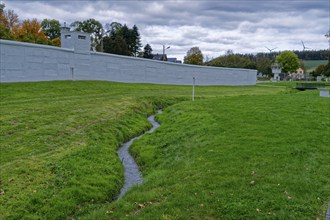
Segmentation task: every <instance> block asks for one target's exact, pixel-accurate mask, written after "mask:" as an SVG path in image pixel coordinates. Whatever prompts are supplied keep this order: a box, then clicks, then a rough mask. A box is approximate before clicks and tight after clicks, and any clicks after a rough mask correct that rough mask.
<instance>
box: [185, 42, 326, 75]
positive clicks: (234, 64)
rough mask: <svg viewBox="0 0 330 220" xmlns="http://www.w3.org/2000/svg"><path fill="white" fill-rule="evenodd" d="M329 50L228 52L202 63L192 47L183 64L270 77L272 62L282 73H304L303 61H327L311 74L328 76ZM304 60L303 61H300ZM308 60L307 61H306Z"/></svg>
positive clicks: (198, 52)
mask: <svg viewBox="0 0 330 220" xmlns="http://www.w3.org/2000/svg"><path fill="white" fill-rule="evenodd" d="M329 57H330V52H329V50H314V51H283V52H270V53H258V54H238V53H237V54H234V53H233V51H232V50H228V51H227V52H226V54H225V55H223V56H219V57H216V58H213V59H211V60H207V61H205V62H204V56H203V53H202V51H201V50H200V49H199V48H198V47H192V48H191V49H190V50H188V52H187V54H186V56H185V57H184V63H186V64H194V65H205V66H216V67H230V68H244V69H256V70H257V71H258V72H259V73H262V74H263V75H268V76H272V69H271V66H272V64H273V63H274V62H279V63H281V64H282V66H283V68H282V70H283V72H284V73H289V72H295V71H296V70H297V69H298V68H299V67H300V68H302V69H303V70H305V71H306V68H305V66H304V60H328V64H327V65H320V66H319V67H318V68H317V69H316V70H315V71H313V72H312V73H311V75H312V76H314V77H316V76H320V75H324V76H327V77H329V76H330V61H329ZM302 58H305V59H302ZM307 58H308V59H307Z"/></svg>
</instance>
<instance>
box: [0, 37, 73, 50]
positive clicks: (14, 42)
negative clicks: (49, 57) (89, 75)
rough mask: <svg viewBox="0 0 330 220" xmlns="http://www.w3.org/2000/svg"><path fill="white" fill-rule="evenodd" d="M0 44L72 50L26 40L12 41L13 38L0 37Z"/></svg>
mask: <svg viewBox="0 0 330 220" xmlns="http://www.w3.org/2000/svg"><path fill="white" fill-rule="evenodd" d="M0 44H5V45H16V46H26V47H35V48H44V49H51V50H61V51H70V52H74V50H73V49H67V48H61V47H55V46H50V45H44V44H34V43H27V42H19V41H13V40H3V39H0Z"/></svg>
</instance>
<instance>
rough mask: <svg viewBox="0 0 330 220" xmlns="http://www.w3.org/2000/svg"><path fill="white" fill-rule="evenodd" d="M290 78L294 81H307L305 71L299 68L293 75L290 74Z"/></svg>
mask: <svg viewBox="0 0 330 220" xmlns="http://www.w3.org/2000/svg"><path fill="white" fill-rule="evenodd" d="M288 76H289V77H290V78H291V79H293V80H301V79H305V71H304V70H303V69H302V68H298V69H297V70H296V71H295V72H293V73H288Z"/></svg>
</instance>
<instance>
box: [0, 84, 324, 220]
mask: <svg viewBox="0 0 330 220" xmlns="http://www.w3.org/2000/svg"><path fill="white" fill-rule="evenodd" d="M0 86H1V87H0V89H1V94H0V97H1V111H0V123H1V140H0V141H1V143H0V144H1V155H0V159H1V160H0V165H1V167H0V169H1V170H0V174H1V182H0V184H1V186H0V190H1V191H0V219H130V218H132V219H136V218H137V219H264V218H270V219H288V218H290V219H315V218H318V217H319V218H321V219H322V218H324V216H325V212H326V209H327V203H328V200H329V199H330V165H329V162H328V160H329V158H330V149H329V147H328V144H329V142H330V134H329V129H330V118H329V115H330V100H329V99H326V98H322V97H319V95H318V92H317V91H306V92H298V91H296V90H293V89H291V88H287V87H286V86H283V87H272V86H269V85H268V84H267V86H263V85H257V86H247V87H197V88H196V96H197V97H196V101H195V102H192V101H191V87H189V86H165V85H144V84H122V83H111V82H98V81H62V82H40V83H2V84H0ZM159 108H163V109H165V111H164V113H163V114H161V115H159V116H157V118H158V120H159V121H160V122H161V127H160V128H159V129H158V130H156V131H155V132H154V133H152V134H148V135H145V136H144V137H143V138H142V139H140V140H138V141H137V142H135V143H134V144H133V146H132V149H131V151H132V154H133V155H134V156H135V158H136V160H137V162H138V164H139V166H140V168H141V170H142V172H143V175H144V184H143V185H141V186H137V187H134V188H133V189H132V190H131V191H130V192H129V193H128V194H127V195H126V196H125V197H124V198H123V199H122V200H120V201H118V202H113V201H114V199H115V198H116V196H117V195H118V193H119V190H120V188H121V186H122V185H123V181H124V179H123V168H122V166H121V162H120V161H119V159H118V157H117V154H116V150H117V148H118V147H119V145H120V143H122V142H124V141H126V140H128V139H130V138H131V137H133V136H135V135H137V134H140V133H142V132H143V131H145V130H147V129H148V128H149V127H150V125H149V124H148V123H147V120H146V118H147V115H149V114H151V113H153V112H155V110H156V109H159Z"/></svg>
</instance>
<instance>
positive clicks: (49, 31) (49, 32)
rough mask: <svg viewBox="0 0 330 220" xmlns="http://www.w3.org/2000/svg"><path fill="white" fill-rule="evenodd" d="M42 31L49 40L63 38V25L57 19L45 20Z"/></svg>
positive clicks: (42, 23)
mask: <svg viewBox="0 0 330 220" xmlns="http://www.w3.org/2000/svg"><path fill="white" fill-rule="evenodd" d="M41 25H42V30H43V31H44V33H45V35H46V36H47V37H48V39H50V40H53V39H55V38H60V37H61V24H60V22H59V21H58V20H55V19H44V20H43V21H42V22H41Z"/></svg>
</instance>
